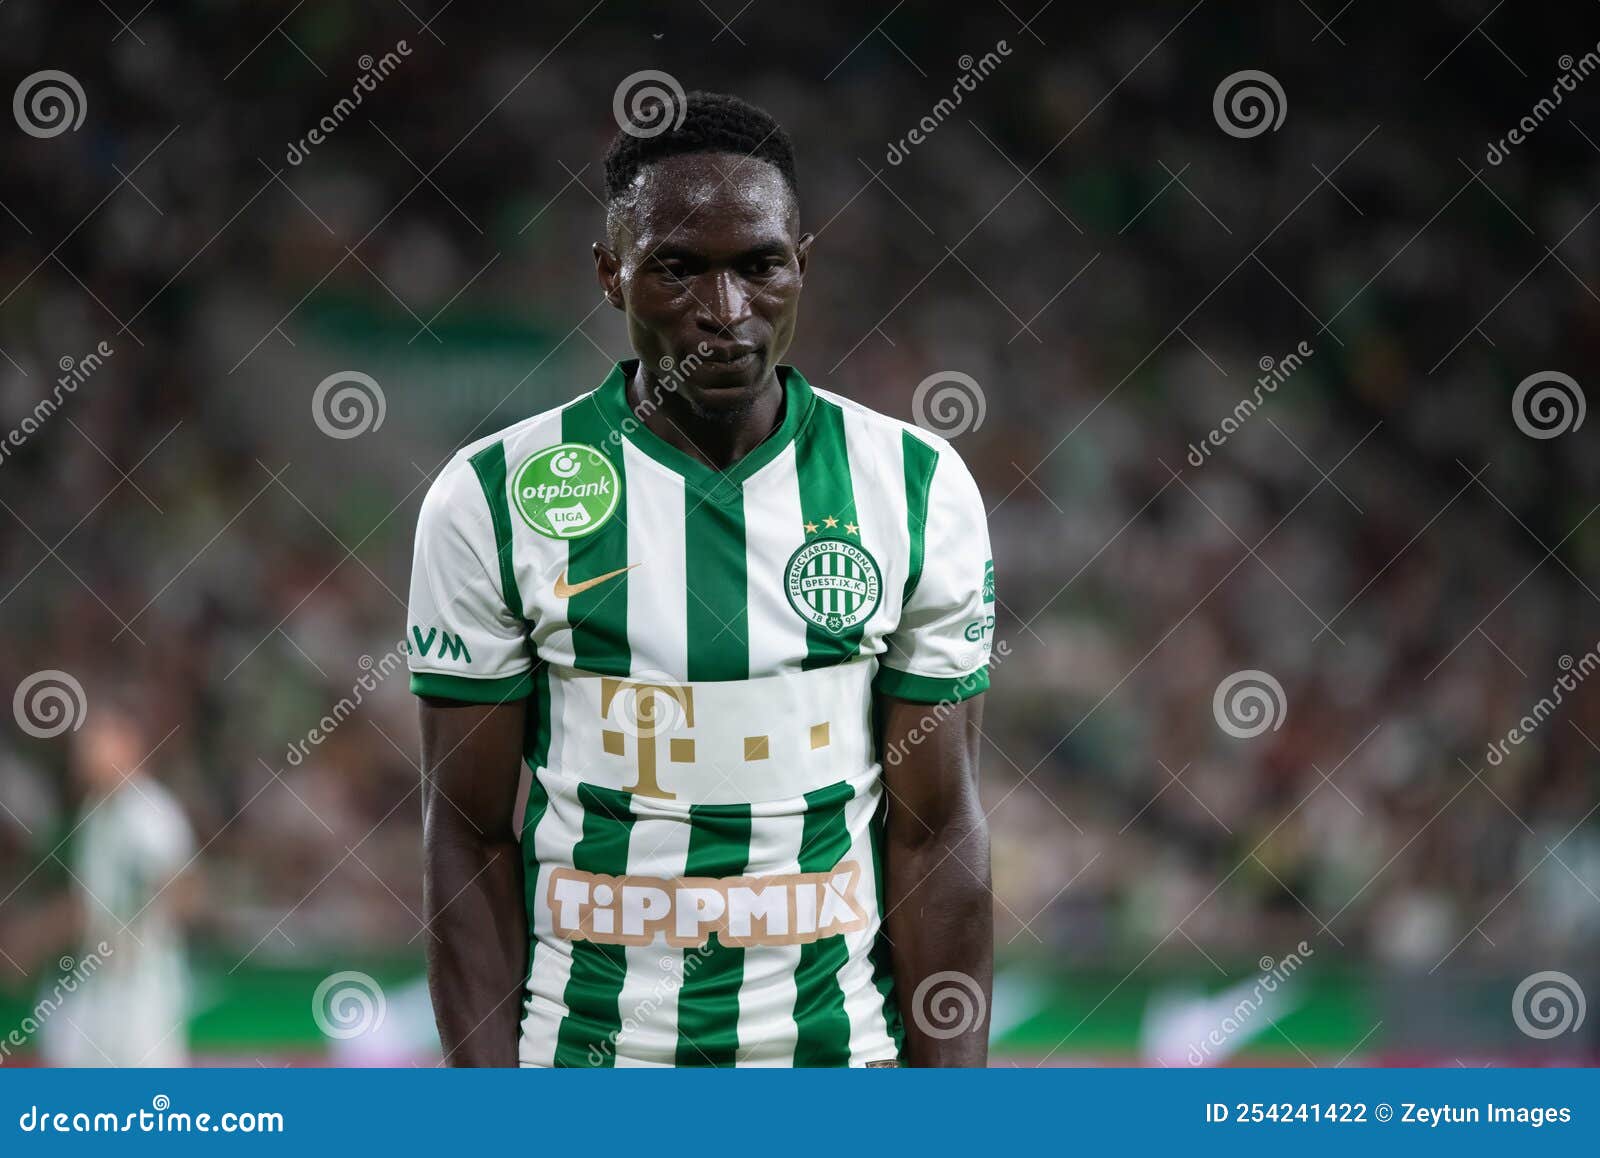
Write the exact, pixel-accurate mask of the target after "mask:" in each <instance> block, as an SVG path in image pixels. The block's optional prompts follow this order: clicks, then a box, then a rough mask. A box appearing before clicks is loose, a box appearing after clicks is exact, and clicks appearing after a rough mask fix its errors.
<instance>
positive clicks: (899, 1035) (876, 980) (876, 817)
mask: <svg viewBox="0 0 1600 1158" xmlns="http://www.w3.org/2000/svg"><path fill="white" fill-rule="evenodd" d="M888 812H889V794H888V793H887V792H885V793H884V794H883V795H882V796H881V797H880V798H879V799H878V807H877V810H876V811H874V812H873V814H872V829H871V833H872V879H873V880H874V881H875V882H876V884H877V896H878V908H877V913H878V919H879V921H880V922H882V923H880V924H879V926H878V935H877V936H876V937H874V938H873V941H872V952H871V953H870V954H869V956H870V958H871V961H872V983H873V984H874V985H875V986H877V988H878V992H879V993H880V994H881V995H882V997H883V1020H884V1023H885V1024H886V1025H887V1026H888V1029H889V1036H890V1038H892V1039H893V1040H894V1050H895V1055H896V1056H899V1054H900V1053H901V1052H902V1051H903V1050H904V1049H905V1045H906V1042H905V1025H904V1023H903V1022H902V1021H901V1020H900V1003H899V1001H898V1000H897V998H896V996H895V992H894V960H893V953H894V951H893V948H892V947H891V946H890V944H889V933H888V928H887V922H886V921H885V920H884V914H886V913H887V912H888V909H887V908H886V907H885V905H884V884H885V882H884V879H883V832H884V818H885V817H886V816H887V815H888Z"/></svg>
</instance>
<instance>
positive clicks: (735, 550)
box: [683, 488, 750, 872]
mask: <svg viewBox="0 0 1600 1158" xmlns="http://www.w3.org/2000/svg"><path fill="white" fill-rule="evenodd" d="M732 495H733V500H734V501H732V502H731V503H728V504H726V505H724V504H721V503H716V502H712V501H710V500H700V499H696V498H695V497H694V496H693V495H689V496H687V500H688V501H687V504H686V506H687V510H686V511H685V514H684V524H683V541H684V578H685V585H686V586H687V588H688V594H687V595H686V596H685V599H684V602H685V605H686V611H687V616H688V633H689V639H688V643H689V680H690V682H691V683H700V682H702V681H705V680H747V679H749V678H750V645H749V639H750V624H749V607H748V605H747V604H748V591H749V589H748V587H747V586H746V584H745V554H744V549H745V541H744V493H743V491H741V490H740V489H738V488H733V491H732ZM738 871H739V872H743V871H744V870H743V869H742V868H741V869H739V870H738Z"/></svg>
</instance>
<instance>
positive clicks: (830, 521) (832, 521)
mask: <svg viewBox="0 0 1600 1158" xmlns="http://www.w3.org/2000/svg"><path fill="white" fill-rule="evenodd" d="M822 525H823V526H824V527H837V526H838V525H839V520H838V519H836V518H834V517H833V516H832V515H829V516H828V517H827V518H825V519H823V520H822Z"/></svg>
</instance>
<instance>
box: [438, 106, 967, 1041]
mask: <svg viewBox="0 0 1600 1158" xmlns="http://www.w3.org/2000/svg"><path fill="white" fill-rule="evenodd" d="M682 113H683V116H682V119H681V121H680V123H678V124H677V125H675V126H674V127H672V128H670V129H668V130H666V131H663V132H659V133H657V134H656V135H653V136H637V135H631V134H629V133H626V132H624V133H622V134H619V135H618V136H617V138H616V140H615V141H614V142H613V143H612V146H611V149H610V151H609V153H608V154H607V157H606V165H605V170H606V189H607V195H608V199H609V201H608V212H607V223H606V225H607V234H606V241H605V242H603V243H597V244H596V245H595V246H594V258H595V267H596V271H597V273H598V275H599V281H600V288H601V291H602V293H603V294H604V296H605V299H606V300H607V301H608V302H610V303H611V305H613V306H614V307H616V308H617V309H619V310H621V311H622V312H623V314H624V316H625V317H626V319H627V324H628V334H629V340H630V344H631V345H632V347H633V350H634V352H635V353H636V354H637V358H635V359H631V360H628V361H624V362H620V363H618V364H617V365H616V366H615V367H614V368H613V369H612V371H611V373H610V374H609V375H608V376H607V377H606V379H605V381H604V382H602V383H601V384H600V386H599V387H598V388H597V389H595V390H593V391H591V392H589V393H586V394H583V395H581V396H580V397H578V398H576V399H575V400H574V401H572V402H570V403H568V404H567V405H565V406H563V407H561V408H560V409H558V410H553V411H550V412H549V413H545V414H539V415H535V416H534V417H532V418H529V419H526V420H525V421H522V422H520V423H518V424H516V425H515V426H512V427H510V428H508V429H506V430H504V431H501V432H500V433H499V434H495V435H493V436H491V437H489V438H485V439H482V440H480V441H478V442H475V443H472V444H471V445H469V446H467V447H465V448H463V449H462V450H461V451H460V452H459V453H458V454H457V455H456V456H455V457H454V458H453V459H452V460H451V461H450V463H449V464H448V465H447V466H446V467H445V468H444V470H443V471H442V472H441V473H440V475H439V477H438V478H437V479H436V480H435V482H434V484H433V486H432V489H431V490H430V491H429V492H428V496H427V499H426V500H425V501H424V503H423V505H422V511H421V515H420V517H419V520H418V528H417V540H416V556H415V563H414V567H413V572H412V588H411V608H410V652H411V654H410V661H409V662H410V667H411V673H412V674H411V686H412V690H413V691H414V692H416V693H417V694H418V695H420V696H421V697H422V701H421V722H422V745H423V760H424V788H425V793H426V796H425V846H426V847H425V854H424V855H425V864H424V872H425V890H426V894H425V910H426V919H427V921H428V923H429V928H430V936H429V938H428V955H429V977H430V982H431V987H432V993H433V1002H434V1010H435V1016H436V1018H437V1020H438V1025H439V1031H440V1037H441V1040H442V1043H443V1047H444V1052H445V1057H446V1059H447V1060H448V1061H450V1062H451V1063H453V1064H458V1065H515V1064H518V1063H520V1064H522V1065H525V1066H610V1065H631V1066H649V1065H715V1066H731V1065H741V1066H788V1065H797V1066H844V1065H851V1066H892V1065H899V1064H909V1065H983V1064H985V1062H986V1059H987V1036H988V1020H987V1015H986V1010H987V1005H988V989H989V984H990V973H991V957H992V953H993V923H992V916H991V908H990V904H991V902H990V892H989V848H988V835H987V829H986V827H985V824H984V820H983V815H982V812H981V811H980V808H979V805H978V800H977V788H976V780H977V747H978V733H979V724H980V715H979V708H978V704H979V698H978V697H980V695H981V693H983V692H984V691H985V690H986V689H987V687H988V683H989V678H988V662H989V638H990V631H991V628H992V625H993V622H994V619H993V612H994V607H993V603H994V593H993V568H992V564H991V561H990V557H989V540H988V532H987V529H986V526H985V519H984V509H983V505H982V501H981V499H980V497H979V494H978V490H977V487H976V486H975V485H974V483H973V481H972V478H971V476H970V475H969V474H968V472H967V469H966V467H965V466H964V465H963V464H962V462H961V460H960V459H959V458H958V457H957V456H956V453H955V451H954V450H952V449H951V448H950V446H949V445H948V444H947V443H946V442H945V441H944V440H942V439H940V438H938V437H935V436H933V435H930V434H927V433H924V432H923V431H921V430H919V429H917V428H916V427H913V426H910V425H907V424H906V423H903V422H899V421H896V420H894V419H890V418H886V417H884V416H882V415H879V414H875V413H873V412H872V411H870V410H867V409H866V408H864V407H862V406H859V405H857V404H856V403H854V402H852V401H850V400H849V399H847V398H843V397H841V396H839V395H837V394H834V393H831V392H829V391H827V390H823V389H819V388H817V387H814V386H812V385H811V384H810V383H809V382H807V381H806V379H805V378H804V377H803V376H802V375H801V374H800V372H799V371H798V370H797V369H795V368H794V367H793V366H788V365H784V364H782V361H781V360H782V358H783V355H784V352H785V351H786V350H787V349H788V347H789V343H790V341H791V340H792V339H793V337H794V331H795V320H796V315H797V311H798V307H799V303H800V288H801V285H802V283H803V281H804V278H805V273H806V268H807V263H808V260H809V258H810V254H811V249H812V241H813V238H812V235H811V234H809V233H807V234H802V233H801V232H800V226H799V206H798V203H797V198H796V191H795V184H796V183H795V168H794V158H793V154H792V150H791V147H790V144H789V141H788V138H787V137H786V135H785V134H784V132H783V130H782V129H781V128H780V127H779V126H778V125H777V124H776V123H775V122H774V121H773V120H772V118H771V117H769V116H768V115H767V114H766V113H765V112H763V111H761V110H759V109H757V108H754V107H752V106H750V105H748V104H746V103H744V102H743V101H740V100H738V99H736V98H734V97H731V96H725V95H720V94H714V93H693V94H691V95H690V96H689V98H688V100H687V103H686V106H684V107H683V108H682ZM519 761H526V764H527V766H528V768H529V770H530V771H531V782H530V784H529V788H528V792H527V798H526V805H525V806H524V807H523V808H522V809H521V815H520V817H517V818H515V819H513V813H514V812H515V811H516V801H517V797H518V777H519ZM519 833H520V840H519ZM956 990H960V991H961V992H955V991H956ZM952 1009H960V1010H962V1011H964V1013H965V1016H963V1017H961V1018H960V1020H958V1021H956V1022H955V1023H954V1024H952V1019H951V1016H950V1014H951V1010H952Z"/></svg>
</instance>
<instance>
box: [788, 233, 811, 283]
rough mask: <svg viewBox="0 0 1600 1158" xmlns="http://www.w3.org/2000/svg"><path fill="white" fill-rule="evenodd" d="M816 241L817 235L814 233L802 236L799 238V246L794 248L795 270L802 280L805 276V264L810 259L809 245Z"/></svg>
mask: <svg viewBox="0 0 1600 1158" xmlns="http://www.w3.org/2000/svg"><path fill="white" fill-rule="evenodd" d="M816 239H817V235H816V234H814V233H807V234H803V235H802V236H801V238H800V244H798V245H796V246H795V247H794V264H795V268H797V269H798V270H799V271H800V276H801V277H802V278H803V277H805V276H806V262H807V261H808V260H810V257H811V243H812V242H813V241H815V240H816Z"/></svg>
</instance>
